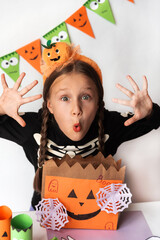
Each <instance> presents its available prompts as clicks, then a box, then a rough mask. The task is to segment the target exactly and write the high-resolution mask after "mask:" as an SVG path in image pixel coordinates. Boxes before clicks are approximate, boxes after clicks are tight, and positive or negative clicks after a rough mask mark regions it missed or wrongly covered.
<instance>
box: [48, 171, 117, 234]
mask: <svg viewBox="0 0 160 240" xmlns="http://www.w3.org/2000/svg"><path fill="white" fill-rule="evenodd" d="M118 182H120V181H116V180H114V181H113V180H109V181H107V180H106V185H108V184H111V183H118ZM52 183H54V184H53V186H54V187H51V186H52ZM55 183H56V187H55ZM100 187H104V184H103V183H102V182H101V181H97V180H88V179H75V178H66V177H57V176H54V177H53V176H46V178H45V193H44V195H45V196H44V197H45V198H58V199H59V201H60V202H62V203H63V204H64V206H65V207H66V209H67V212H68V216H69V217H68V220H69V222H68V223H67V224H66V225H65V228H88V229H112V230H115V229H116V228H117V222H118V214H112V213H110V214H108V213H106V212H105V211H101V209H100V207H99V206H98V205H97V202H96V193H97V192H98V191H99V188H100ZM55 189H56V191H55Z"/></svg>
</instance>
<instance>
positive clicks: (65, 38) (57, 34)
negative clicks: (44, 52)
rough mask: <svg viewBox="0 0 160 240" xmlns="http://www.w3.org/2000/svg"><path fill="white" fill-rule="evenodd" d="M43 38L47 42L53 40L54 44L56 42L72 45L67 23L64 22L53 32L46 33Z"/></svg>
mask: <svg viewBox="0 0 160 240" xmlns="http://www.w3.org/2000/svg"><path fill="white" fill-rule="evenodd" d="M43 37H44V38H45V39H47V40H51V42H52V43H54V42H66V43H71V41H70V38H69V33H68V30H67V26H66V23H65V22H62V23H61V24H59V25H58V26H57V27H55V28H53V29H52V30H51V31H49V32H48V33H46V34H45V35H44V36H43Z"/></svg>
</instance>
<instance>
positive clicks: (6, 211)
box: [0, 206, 12, 240]
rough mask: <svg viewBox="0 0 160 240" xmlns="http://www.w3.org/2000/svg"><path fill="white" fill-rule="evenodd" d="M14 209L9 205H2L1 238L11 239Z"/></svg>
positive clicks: (0, 216) (0, 211)
mask: <svg viewBox="0 0 160 240" xmlns="http://www.w3.org/2000/svg"><path fill="white" fill-rule="evenodd" d="M11 218H12V211H11V209H10V208H9V207H7V206H0V240H3V239H4V240H10V226H11Z"/></svg>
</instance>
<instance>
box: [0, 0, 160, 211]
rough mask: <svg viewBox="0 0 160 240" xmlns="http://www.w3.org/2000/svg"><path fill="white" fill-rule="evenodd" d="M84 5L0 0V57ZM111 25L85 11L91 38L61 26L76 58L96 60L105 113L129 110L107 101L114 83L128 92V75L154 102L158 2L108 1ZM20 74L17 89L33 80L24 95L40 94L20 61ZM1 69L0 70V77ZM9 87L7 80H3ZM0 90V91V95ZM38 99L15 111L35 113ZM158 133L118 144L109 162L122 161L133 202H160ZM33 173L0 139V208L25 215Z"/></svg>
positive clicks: (159, 70) (159, 83)
mask: <svg viewBox="0 0 160 240" xmlns="http://www.w3.org/2000/svg"><path fill="white" fill-rule="evenodd" d="M85 2H86V1H84V0H76V1H75V0H68V1H66V0H57V1H56V0H46V1H41V0H34V1H32V0H23V1H21V0H14V1H9V0H5V1H2V0H1V1H0V12H1V13H0V56H3V55H6V54H8V53H10V52H12V51H15V50H16V49H18V48H20V47H22V46H24V45H26V44H28V43H30V42H32V41H34V40H36V39H38V38H41V40H43V39H42V36H43V35H44V34H45V33H47V32H48V31H50V30H51V29H52V28H54V27H56V26H57V25H59V24H60V23H61V22H62V21H65V20H66V19H67V18H68V17H69V16H71V14H73V13H74V12H75V11H76V10H78V9H79V8H80V7H81V6H82V5H83V4H84V3H85ZM110 5H111V7H112V10H113V14H114V17H115V20H116V25H114V24H112V23H110V22H108V21H106V20H105V19H103V18H101V17H100V16H98V15H97V14H95V13H93V12H92V11H90V10H87V13H88V17H89V19H90V23H91V25H92V27H93V31H94V34H95V37H96V38H95V39H93V38H91V37H89V36H88V35H86V34H84V33H83V32H80V31H78V30H77V29H75V28H73V27H72V26H70V25H67V27H68V31H69V34H70V38H71V41H72V42H73V43H75V44H76V45H78V44H80V46H81V49H82V53H83V54H85V55H86V56H88V57H90V58H92V59H94V60H95V61H97V63H98V64H99V66H100V67H101V69H102V73H103V82H104V83H103V84H104V90H105V103H106V107H107V108H108V109H109V110H117V111H128V110H130V109H128V108H126V107H124V106H119V105H116V104H115V103H112V100H111V99H112V98H113V97H120V98H123V97H124V96H123V94H122V93H120V92H119V91H118V89H116V88H115V84H116V83H117V82H120V83H121V84H122V85H124V86H126V87H129V88H130V86H129V83H128V82H127V79H126V75H127V74H130V75H131V76H132V77H133V78H134V79H135V80H136V81H137V83H138V84H139V85H140V86H141V84H142V75H143V74H145V75H146V76H147V77H148V81H149V93H150V96H151V98H152V99H153V101H154V102H157V103H160V94H159V90H160V67H159V64H160V47H159V44H160V14H159V12H160V1H159V0H154V1H152V0H135V4H132V3H131V2H129V1H127V0H110ZM20 61H21V64H20V72H22V71H25V72H26V73H27V75H26V77H25V80H24V81H23V84H22V87H23V86H25V85H26V84H28V83H30V82H32V81H33V80H34V79H37V80H38V81H39V84H38V86H36V88H35V89H34V90H33V91H32V92H31V93H30V94H35V93H40V92H42V76H41V75H40V74H39V73H38V72H37V71H36V70H35V69H34V68H32V67H31V66H30V65H29V64H28V63H27V62H26V61H24V60H23V59H22V58H21V59H20ZM1 73H2V70H0V74H1ZM6 78H7V81H8V84H9V86H13V83H14V82H13V81H12V80H11V79H10V78H9V77H7V76H6ZM1 92H2V87H1V86H0V93H1ZM40 107H41V100H38V101H37V102H35V103H30V104H28V105H25V106H23V107H22V108H21V111H37V110H38V109H39V108H40ZM159 144H160V129H158V130H156V131H154V130H153V131H152V132H151V133H149V134H147V135H146V136H143V137H140V138H138V139H135V140H133V141H129V142H127V143H123V144H122V145H121V146H120V147H119V149H118V151H117V153H116V155H115V156H114V158H115V159H116V160H118V159H119V158H122V160H123V164H124V165H126V166H127V171H126V182H127V184H128V186H129V187H130V188H131V191H132V193H133V200H134V201H136V202H140V201H157V200H160V190H159V186H160V174H159V171H160V148H159ZM33 177H34V170H33V167H32V165H31V164H30V163H29V162H28V160H27V159H26V157H25V155H24V153H23V150H22V149H21V147H19V146H17V145H16V144H14V143H11V142H9V141H6V140H3V139H0V205H2V204H5V205H8V206H10V207H11V208H12V210H13V211H21V210H28V209H29V206H30V200H31V196H32V191H33V188H32V182H33Z"/></svg>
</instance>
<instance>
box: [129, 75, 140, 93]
mask: <svg viewBox="0 0 160 240" xmlns="http://www.w3.org/2000/svg"><path fill="white" fill-rule="evenodd" d="M127 78H128V80H129V82H130V84H131V85H132V87H133V90H134V91H135V92H137V91H139V87H138V85H137V83H136V82H135V81H134V80H133V78H131V76H129V75H128V76H127Z"/></svg>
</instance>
